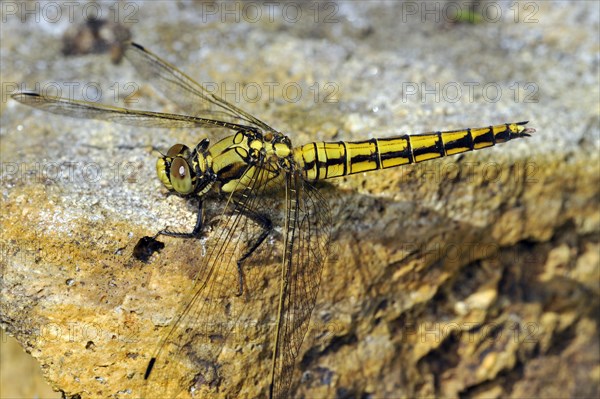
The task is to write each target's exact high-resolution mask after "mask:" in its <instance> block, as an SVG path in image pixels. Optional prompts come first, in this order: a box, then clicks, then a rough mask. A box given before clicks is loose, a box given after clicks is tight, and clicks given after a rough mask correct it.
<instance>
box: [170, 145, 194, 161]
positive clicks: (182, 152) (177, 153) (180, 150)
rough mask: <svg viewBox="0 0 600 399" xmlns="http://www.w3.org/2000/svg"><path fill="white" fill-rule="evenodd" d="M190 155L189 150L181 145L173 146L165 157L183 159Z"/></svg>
mask: <svg viewBox="0 0 600 399" xmlns="http://www.w3.org/2000/svg"><path fill="white" fill-rule="evenodd" d="M189 155H190V149H189V147H188V146H186V145H183V144H175V145H174V146H173V147H171V148H169V151H167V156H168V157H170V158H175V157H183V158H187V157H189Z"/></svg>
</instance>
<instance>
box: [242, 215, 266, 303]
mask: <svg viewBox="0 0 600 399" xmlns="http://www.w3.org/2000/svg"><path fill="white" fill-rule="evenodd" d="M239 205H240V206H239V208H238V211H239V212H240V213H241V214H242V215H243V216H245V217H247V218H249V219H250V220H252V221H254V222H255V223H256V224H258V225H259V226H260V227H261V228H262V231H261V233H260V235H259V236H258V238H257V239H256V241H254V243H253V244H252V245H249V248H248V249H247V250H246V252H244V254H243V255H242V256H240V258H239V259H238V261H237V269H238V292H237V293H236V296H241V295H242V294H243V293H244V273H243V269H242V263H243V262H244V261H245V260H246V259H248V258H249V257H250V255H252V254H253V253H254V251H256V250H257V249H258V247H259V246H260V244H262V243H263V241H264V240H265V238H267V236H268V235H269V233H270V232H271V231H272V229H273V223H272V222H271V219H269V218H268V217H267V216H266V215H263V214H260V213H257V212H255V211H253V210H252V209H249V208H247V207H245V206H243V205H241V204H239Z"/></svg>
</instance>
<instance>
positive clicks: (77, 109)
mask: <svg viewBox="0 0 600 399" xmlns="http://www.w3.org/2000/svg"><path fill="white" fill-rule="evenodd" d="M11 97H12V98H13V99H14V100H16V101H18V102H20V103H22V104H25V105H29V106H31V107H34V108H38V109H41V110H44V111H48V112H51V113H53V114H58V115H65V116H70V117H74V118H84V119H97V120H102V121H110V122H117V123H121V124H124V125H133V126H141V127H164V128H198V127H209V128H215V127H222V128H228V129H233V130H240V129H244V130H245V129H247V127H245V126H243V125H236V124H233V123H228V122H224V121H220V120H214V119H205V118H199V117H194V116H187V115H178V114H165V113H161V112H151V111H137V110H131V109H127V108H119V107H113V106H110V105H105V104H96V103H91V102H87V101H78V100H69V99H66V98H61V97H52V96H44V95H41V94H39V93H36V92H29V91H26V92H19V93H15V94H13V95H12V96H11Z"/></svg>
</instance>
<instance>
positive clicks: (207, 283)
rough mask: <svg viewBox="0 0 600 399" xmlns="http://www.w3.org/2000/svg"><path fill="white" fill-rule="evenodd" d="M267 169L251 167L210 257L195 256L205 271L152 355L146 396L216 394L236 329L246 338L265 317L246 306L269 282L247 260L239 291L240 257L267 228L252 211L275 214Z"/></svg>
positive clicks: (222, 218) (226, 209) (216, 232)
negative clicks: (267, 196)
mask: <svg viewBox="0 0 600 399" xmlns="http://www.w3.org/2000/svg"><path fill="white" fill-rule="evenodd" d="M264 170H265V165H257V166H250V167H249V168H248V169H247V170H246V172H245V174H244V176H247V178H246V179H245V180H244V181H245V186H246V188H245V189H243V190H241V192H240V193H239V194H237V195H236V196H235V197H234V196H233V195H232V196H231V197H229V201H228V202H227V204H226V205H225V207H224V209H223V211H222V213H221V216H219V217H218V218H217V219H219V220H220V222H219V223H218V224H217V225H216V227H215V228H214V230H213V232H214V236H213V237H211V238H209V239H208V241H210V243H209V242H207V244H208V245H209V249H208V252H207V254H206V256H204V257H200V256H197V257H196V259H197V262H198V263H199V264H200V263H201V264H202V265H199V267H200V266H202V267H201V269H202V272H201V273H200V274H199V275H198V276H197V277H196V279H195V283H194V286H193V288H192V289H191V293H190V294H189V295H188V296H187V297H186V299H185V303H184V305H183V306H182V308H181V310H180V311H178V312H177V313H176V314H177V315H178V316H177V318H176V320H174V322H173V324H172V327H171V329H170V331H169V333H168V335H167V336H166V337H165V338H164V339H163V341H162V344H161V345H160V348H159V349H158V351H157V352H156V353H155V355H154V356H153V358H154V359H155V361H154V363H153V367H152V370H151V371H150V373H147V374H148V375H147V376H146V377H147V381H146V386H145V389H144V395H143V397H144V398H167V397H168V398H176V397H190V396H198V397H207V396H211V397H212V396H214V395H215V393H216V392H215V389H217V390H218V389H219V386H220V385H221V378H222V377H223V373H226V370H225V367H222V364H221V363H220V361H221V360H219V359H220V358H219V355H220V353H221V352H222V349H223V347H224V345H225V343H226V342H228V341H231V339H230V337H231V336H232V334H235V332H233V329H234V328H235V329H236V331H239V332H240V333H241V334H242V335H244V339H245V334H246V331H245V328H246V324H253V323H255V322H257V318H259V317H260V316H261V315H256V314H253V315H248V313H249V311H247V309H246V308H247V304H248V303H249V302H251V301H255V300H257V299H256V298H260V297H261V296H262V294H263V292H262V290H261V289H260V284H264V280H260V281H259V278H258V277H257V276H256V275H254V274H253V273H251V272H250V271H249V268H250V266H249V265H246V264H245V263H244V265H243V266H242V267H243V271H244V272H243V276H244V285H243V294H242V295H241V296H237V295H236V294H237V293H238V288H239V275H240V274H239V272H238V267H237V261H238V260H239V259H240V258H242V257H243V256H244V254H245V253H246V252H247V251H248V249H249V248H250V247H252V245H253V243H256V239H257V237H258V236H260V234H261V232H263V231H264V229H261V227H260V226H259V225H258V224H257V223H256V222H255V221H254V220H253V219H252V217H248V214H249V212H251V213H252V214H254V215H259V214H264V213H272V210H269V209H267V205H265V204H264V198H263V195H262V194H263V193H262V191H263V190H264V187H265V186H266V185H267V181H266V179H267V173H262V172H263V171H264ZM269 211H270V212H269ZM263 245H264V243H263ZM257 269H258V268H257ZM263 269H264V268H263ZM231 338H232V337H231ZM226 357H227V356H225V358H226ZM223 361H225V362H226V360H223ZM190 370H193V372H192V373H190Z"/></svg>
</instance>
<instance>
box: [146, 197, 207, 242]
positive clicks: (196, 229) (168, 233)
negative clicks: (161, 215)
mask: <svg viewBox="0 0 600 399" xmlns="http://www.w3.org/2000/svg"><path fill="white" fill-rule="evenodd" d="M202 218H203V211H202V200H201V199H199V200H198V213H197V214H196V225H195V226H194V230H192V231H191V232H189V233H181V232H178V231H169V230H168V227H167V228H165V229H163V230H161V231H159V232H158V233H156V235H155V236H154V238H156V237H158V236H160V235H163V236H169V237H179V238H198V237H199V236H200V233H201V232H202Z"/></svg>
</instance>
